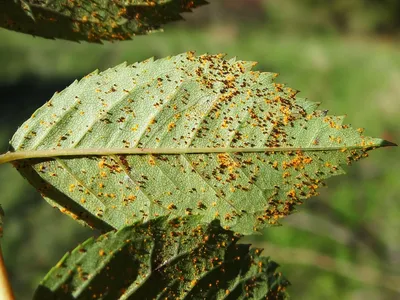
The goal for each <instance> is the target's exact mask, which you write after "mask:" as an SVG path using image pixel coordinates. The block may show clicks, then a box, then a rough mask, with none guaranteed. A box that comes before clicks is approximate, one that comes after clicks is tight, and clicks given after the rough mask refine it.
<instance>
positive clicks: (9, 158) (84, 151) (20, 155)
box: [0, 143, 383, 165]
mask: <svg viewBox="0 0 400 300" xmlns="http://www.w3.org/2000/svg"><path fill="white" fill-rule="evenodd" d="M382 146H383V145H382V144H381V143H376V144H373V145H368V146H362V145H356V146H345V145H343V146H340V147H337V146H336V147H262V148H235V147H232V148H231V147H224V148H78V149H77V148H67V149H48V150H26V151H16V152H11V151H10V152H7V153H5V154H2V155H0V165H1V164H4V163H7V162H13V161H17V160H25V159H31V158H55V157H66V156H70V157H87V156H109V155H118V154H120V155H148V154H154V155H180V154H213V153H215V154H216V153H262V152H292V151H306V152H309V151H313V152H314V151H340V150H343V151H345V150H369V149H372V148H375V147H382Z"/></svg>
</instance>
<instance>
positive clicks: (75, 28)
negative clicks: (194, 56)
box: [0, 0, 207, 43]
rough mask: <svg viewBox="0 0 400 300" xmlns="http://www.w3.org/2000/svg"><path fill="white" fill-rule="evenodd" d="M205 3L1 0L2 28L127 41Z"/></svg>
mask: <svg viewBox="0 0 400 300" xmlns="http://www.w3.org/2000/svg"><path fill="white" fill-rule="evenodd" d="M206 3H207V2H206V1H205V0H129V1H125V0H95V1H93V0H91V1H88V0H51V1H50V0H0V26H2V27H4V28H7V29H10V30H14V31H19V32H24V33H28V34H32V35H35V36H41V37H45V38H57V39H66V40H72V41H89V42H97V43H98V42H101V41H104V40H107V41H113V40H128V39H131V38H132V37H133V36H135V35H142V34H148V33H151V32H153V31H157V30H159V29H160V28H161V26H162V25H164V24H166V23H169V22H172V21H177V20H180V19H182V17H181V13H183V12H189V11H191V9H192V8H195V7H198V6H200V5H204V4H206Z"/></svg>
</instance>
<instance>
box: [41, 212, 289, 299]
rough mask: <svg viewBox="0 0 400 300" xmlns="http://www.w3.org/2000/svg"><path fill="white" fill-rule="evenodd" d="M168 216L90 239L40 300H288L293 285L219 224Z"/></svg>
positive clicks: (58, 270)
mask: <svg viewBox="0 0 400 300" xmlns="http://www.w3.org/2000/svg"><path fill="white" fill-rule="evenodd" d="M198 224H199V218H198V217H193V216H192V217H186V218H183V219H179V220H178V219H175V220H170V221H167V219H166V218H165V217H163V218H158V219H155V220H152V221H150V222H148V223H145V224H142V223H140V224H136V225H134V226H131V227H125V228H123V229H121V230H120V231H118V232H116V233H114V232H109V233H106V234H104V235H102V236H100V237H99V238H98V239H96V240H94V239H93V238H91V239H89V240H87V241H86V242H84V243H83V244H82V245H80V246H78V247H77V248H76V249H75V250H73V251H72V252H71V253H67V254H66V255H65V256H64V257H63V258H62V259H61V261H60V262H59V263H58V264H57V265H56V266H55V267H54V268H53V269H52V270H51V271H50V272H49V273H48V274H47V275H46V277H45V278H44V280H43V281H42V282H41V284H40V285H39V287H38V289H37V291H36V293H35V297H34V299H284V298H286V292H285V288H286V287H287V286H288V284H289V283H288V281H287V280H286V279H285V278H283V277H282V275H281V273H278V272H277V271H276V269H277V267H278V265H277V264H276V263H275V262H273V261H271V260H270V259H269V258H267V257H261V256H260V254H261V252H262V250H260V249H249V247H250V245H244V244H237V241H238V237H235V236H234V235H233V232H232V231H225V230H224V229H222V228H221V227H220V226H219V224H218V222H212V223H211V224H209V225H198Z"/></svg>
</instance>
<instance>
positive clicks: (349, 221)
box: [0, 0, 400, 299]
mask: <svg viewBox="0 0 400 300" xmlns="http://www.w3.org/2000/svg"><path fill="white" fill-rule="evenodd" d="M185 18H186V19H187V21H186V22H180V23H179V22H178V23H174V24H172V25H169V26H167V27H166V30H165V32H164V33H157V34H153V35H150V36H146V37H138V38H135V40H133V41H127V42H121V43H114V44H112V43H106V44H105V45H90V44H87V43H82V44H78V43H72V42H65V41H51V40H45V39H42V38H33V37H31V36H28V35H24V34H19V33H14V32H8V31H6V30H2V29H0V41H1V42H0V99H1V103H2V111H1V113H0V144H1V145H0V146H1V152H5V151H6V150H7V143H8V140H9V139H10V138H11V136H12V134H13V132H14V131H15V130H16V129H17V126H19V125H20V124H21V123H22V122H23V121H24V120H26V119H27V118H28V117H29V116H30V115H31V114H32V112H33V111H34V110H35V109H36V108H38V107H39V106H41V105H42V104H43V103H44V102H45V101H47V100H49V99H50V97H51V96H52V95H53V93H54V92H56V91H60V90H62V89H64V88H65V87H66V86H67V85H69V84H70V83H71V82H72V81H73V80H74V79H76V78H81V77H83V76H84V75H86V74H87V73H89V72H91V71H93V70H95V69H100V70H104V69H106V68H108V67H111V66H114V65H116V64H119V63H121V62H123V61H128V62H130V63H133V62H136V61H140V60H143V59H146V58H148V57H151V56H155V57H163V56H167V55H174V54H178V53H181V52H185V51H188V50H195V51H196V52H197V53H198V54H202V53H205V52H209V53H220V52H222V53H227V54H228V56H229V57H232V56H238V58H240V59H242V60H252V61H258V62H259V65H258V66H257V68H258V69H260V70H263V71H272V72H279V73H281V76H280V77H279V78H278V81H279V82H282V83H286V84H288V85H289V86H291V87H293V88H295V89H298V90H300V91H301V94H300V95H301V96H303V97H307V98H309V99H311V100H313V101H318V102H322V105H321V107H322V108H323V109H329V110H330V113H332V114H337V115H342V114H347V115H348V117H347V123H350V124H352V125H353V126H354V127H366V128H367V130H366V134H368V135H372V136H376V137H383V138H385V139H388V140H390V141H393V142H397V143H398V142H399V141H400V127H399V125H398V121H399V117H400V99H399V97H400V51H399V48H400V1H398V0H392V1H391V0H330V1H327V0H214V1H211V4H210V5H208V6H205V7H202V8H199V9H197V10H196V11H195V13H194V14H191V15H189V14H186V15H185ZM399 168H400V155H399V151H398V150H397V149H396V148H386V149H380V150H376V151H373V152H371V155H370V158H368V159H366V160H363V161H361V162H359V163H357V164H355V165H354V166H353V167H351V168H350V169H348V174H347V175H346V176H341V177H336V178H333V179H330V180H329V181H328V186H329V187H328V188H324V189H323V190H322V192H321V196H319V197H316V198H313V199H310V200H309V201H308V202H307V203H306V204H304V205H303V206H302V207H300V208H299V211H300V212H299V213H296V214H294V215H292V216H290V217H288V218H287V219H285V220H283V221H282V224H283V225H284V226H282V227H277V228H271V229H268V230H265V231H264V234H263V235H262V236H257V237H250V238H247V239H246V241H249V240H250V241H251V242H252V243H254V244H256V245H257V246H261V247H263V248H265V251H264V254H265V255H268V256H271V257H272V258H273V259H274V260H276V261H277V262H279V263H280V265H281V270H282V272H284V273H285V274H286V276H287V277H288V278H289V279H290V281H291V282H292V286H291V288H290V290H289V292H290V293H291V295H292V298H293V299H400V270H399V269H400V268H399V267H400V203H399V199H400V183H399V175H400V172H399ZM0 191H1V199H0V202H1V204H2V205H3V208H4V210H5V211H6V220H5V221H6V224H5V237H4V239H3V241H2V247H3V249H4V256H5V259H6V263H7V267H8V270H9V273H10V276H11V279H12V284H13V287H14V289H15V291H16V294H17V298H18V299H29V298H30V297H31V296H32V293H33V291H34V289H35V286H36V285H37V284H38V283H39V281H40V279H41V278H42V277H43V276H44V275H45V274H46V272H47V271H48V270H49V269H50V268H51V267H52V266H53V265H54V264H55V263H56V262H57V261H58V260H59V259H60V258H61V257H62V256H63V254H64V253H65V252H66V251H68V250H70V249H72V248H73V247H75V246H76V245H77V243H79V242H82V241H84V240H85V239H86V238H87V237H89V236H91V235H93V234H96V232H93V231H91V230H90V229H88V228H83V227H81V226H79V225H77V224H75V222H74V221H73V220H72V219H70V218H69V217H67V216H64V215H62V214H61V213H60V212H58V211H56V210H55V209H53V208H51V207H50V206H49V205H47V203H45V201H43V200H42V199H41V197H40V196H39V194H38V193H37V192H36V191H35V190H34V189H33V188H31V187H30V186H29V185H28V183H27V182H26V181H25V180H24V179H22V177H21V176H20V175H19V174H18V173H17V172H16V171H15V170H14V169H13V168H12V167H11V166H10V165H4V166H1V167H0Z"/></svg>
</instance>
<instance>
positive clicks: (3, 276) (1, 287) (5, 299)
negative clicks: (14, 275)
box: [0, 245, 15, 300]
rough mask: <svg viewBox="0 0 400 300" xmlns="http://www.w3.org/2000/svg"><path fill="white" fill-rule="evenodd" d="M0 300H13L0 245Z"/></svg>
mask: <svg viewBox="0 0 400 300" xmlns="http://www.w3.org/2000/svg"><path fill="white" fill-rule="evenodd" d="M0 299H2V300H14V299H15V297H14V294H13V291H12V288H11V285H10V281H9V279H8V276H7V270H6V267H5V265H4V259H3V253H2V251H1V245H0Z"/></svg>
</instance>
